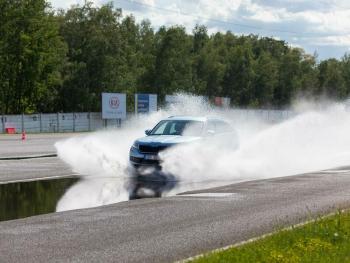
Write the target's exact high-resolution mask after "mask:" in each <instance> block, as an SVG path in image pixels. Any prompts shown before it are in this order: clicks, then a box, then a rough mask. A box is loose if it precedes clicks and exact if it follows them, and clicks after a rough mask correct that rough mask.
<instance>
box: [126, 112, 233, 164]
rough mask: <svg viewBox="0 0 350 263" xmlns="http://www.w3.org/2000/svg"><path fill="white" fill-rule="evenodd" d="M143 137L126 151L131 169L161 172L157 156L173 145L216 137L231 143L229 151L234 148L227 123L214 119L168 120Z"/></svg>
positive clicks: (182, 117)
mask: <svg viewBox="0 0 350 263" xmlns="http://www.w3.org/2000/svg"><path fill="white" fill-rule="evenodd" d="M145 133H146V135H147V136H146V137H142V138H139V139H137V140H136V141H135V142H134V144H133V145H132V147H131V149H130V156H129V159H130V163H131V164H132V166H133V167H135V168H139V167H147V166H153V167H157V168H161V160H160V158H159V155H158V153H159V152H161V151H163V150H165V149H167V148H169V147H172V146H174V145H178V144H183V143H191V142H195V141H198V140H203V139H206V138H214V137H215V138H219V137H220V138H222V140H220V141H224V142H225V140H226V141H228V140H229V141H230V142H234V146H233V147H237V135H236V132H235V130H234V129H233V128H232V127H231V125H230V124H229V123H227V122H226V121H224V120H221V119H217V118H207V117H193V116H172V117H169V118H167V119H164V120H161V121H160V122H159V123H158V124H157V125H156V126H155V127H154V128H153V129H151V130H146V131H145ZM225 143H226V142H225ZM231 145H232V144H231Z"/></svg>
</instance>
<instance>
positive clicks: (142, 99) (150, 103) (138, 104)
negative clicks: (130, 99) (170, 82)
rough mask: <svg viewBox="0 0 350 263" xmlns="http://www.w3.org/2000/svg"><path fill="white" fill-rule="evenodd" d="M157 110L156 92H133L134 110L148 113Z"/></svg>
mask: <svg viewBox="0 0 350 263" xmlns="http://www.w3.org/2000/svg"><path fill="white" fill-rule="evenodd" d="M153 111H157V95H156V94H135V112H136V113H149V112H153Z"/></svg>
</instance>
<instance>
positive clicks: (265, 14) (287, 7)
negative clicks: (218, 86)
mask: <svg viewBox="0 0 350 263" xmlns="http://www.w3.org/2000/svg"><path fill="white" fill-rule="evenodd" d="M51 1H52V3H53V6H54V7H60V8H68V7H69V6H71V5H72V4H77V3H78V4H83V2H84V0H51ZM133 1H134V2H133ZM107 2H110V0H94V3H95V5H101V4H103V3H107ZM135 2H136V3H135ZM139 3H141V4H139ZM114 5H115V6H116V7H121V8H122V9H123V12H124V14H131V13H132V14H133V15H134V16H135V17H136V20H137V21H141V20H142V19H149V20H150V21H151V23H152V25H153V26H154V27H155V28H158V27H159V26H162V25H166V26H171V25H183V26H185V27H186V29H187V32H191V31H192V29H193V27H194V26H195V25H196V24H197V23H198V24H204V25H206V26H207V27H208V32H209V33H215V32H218V31H220V32H223V31H226V30H230V31H232V32H234V33H236V34H250V33H253V34H259V35H262V36H264V35H265V36H270V37H275V38H278V39H283V40H286V41H287V42H289V44H291V45H292V46H298V47H304V48H305V49H306V50H307V51H309V52H311V53H313V51H315V50H316V51H318V52H319V55H320V58H327V57H329V56H330V55H332V56H334V54H337V56H338V57H340V56H342V53H341V52H344V47H346V46H348V45H349V46H350V40H349V35H350V3H349V2H348V1H347V0H322V1H314V0H216V1H212V0H191V1H187V0H172V1H170V0H115V1H114ZM167 10H170V11H167ZM218 20H220V21H221V22H220V21H218ZM329 45H330V46H332V47H333V49H338V53H337V52H336V50H332V51H329V52H327V49H326V48H324V47H325V46H329ZM319 50H320V51H319Z"/></svg>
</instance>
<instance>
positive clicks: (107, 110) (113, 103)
mask: <svg viewBox="0 0 350 263" xmlns="http://www.w3.org/2000/svg"><path fill="white" fill-rule="evenodd" d="M102 119H121V120H125V119H126V94H124V93H102Z"/></svg>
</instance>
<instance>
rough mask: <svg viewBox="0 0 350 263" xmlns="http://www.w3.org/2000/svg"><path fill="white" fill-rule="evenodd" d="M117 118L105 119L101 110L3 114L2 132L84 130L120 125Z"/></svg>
mask: <svg viewBox="0 0 350 263" xmlns="http://www.w3.org/2000/svg"><path fill="white" fill-rule="evenodd" d="M119 124H120V123H118V121H117V120H103V119H102V116H101V113H100V112H80V113H47V114H41V113H39V114H22V115H3V116H2V117H1V130H0V133H1V132H2V133H5V132H6V130H9V129H15V132H17V133H21V132H22V131H26V132H28V133H39V132H83V131H94V130H98V129H101V128H103V127H108V126H116V125H119Z"/></svg>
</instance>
